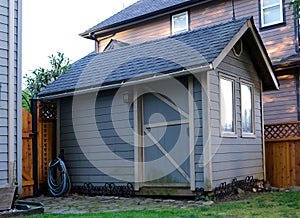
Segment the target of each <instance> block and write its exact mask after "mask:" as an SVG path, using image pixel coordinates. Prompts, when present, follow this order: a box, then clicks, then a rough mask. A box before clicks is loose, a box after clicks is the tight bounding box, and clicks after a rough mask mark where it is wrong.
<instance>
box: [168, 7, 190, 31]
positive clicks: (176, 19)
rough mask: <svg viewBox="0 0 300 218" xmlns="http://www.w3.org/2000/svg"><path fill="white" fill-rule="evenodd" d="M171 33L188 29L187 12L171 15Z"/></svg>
mask: <svg viewBox="0 0 300 218" xmlns="http://www.w3.org/2000/svg"><path fill="white" fill-rule="evenodd" d="M171 28H172V35H173V34H177V33H182V32H185V31H188V30H189V18H188V12H187V11H185V12H182V13H179V14H175V15H173V16H172V27H171Z"/></svg>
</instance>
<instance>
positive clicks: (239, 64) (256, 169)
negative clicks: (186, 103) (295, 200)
mask: <svg viewBox="0 0 300 218" xmlns="http://www.w3.org/2000/svg"><path fill="white" fill-rule="evenodd" d="M219 72H222V73H223V74H227V75H230V76H233V77H234V78H235V79H236V83H235V84H236V86H235V93H236V102H235V103H236V121H237V122H236V125H237V135H236V137H221V132H220V104H219V102H220V92H219V77H218V74H219ZM209 76H210V97H211V105H210V111H211V119H210V120H211V142H212V145H211V146H212V149H211V150H212V180H213V187H216V186H218V185H219V184H220V183H221V182H225V181H226V182H231V180H232V179H233V178H235V177H237V178H239V179H241V178H245V177H246V176H254V177H255V178H259V179H262V178H263V172H264V171H263V134H262V132H263V128H262V111H261V109H262V108H261V103H262V99H261V86H260V84H261V81H260V79H259V77H258V74H257V72H256V70H255V68H254V65H253V63H252V62H251V59H250V57H249V54H248V52H247V51H244V52H243V53H242V55H241V56H240V57H236V56H234V54H233V52H230V53H229V54H228V55H227V56H226V57H225V59H224V60H223V61H222V63H221V64H220V65H219V67H218V68H217V71H216V72H213V71H211V72H210V74H209ZM241 79H242V80H245V81H248V82H251V83H253V85H254V108H255V137H243V136H242V130H241V125H242V124H241V97H240V81H241Z"/></svg>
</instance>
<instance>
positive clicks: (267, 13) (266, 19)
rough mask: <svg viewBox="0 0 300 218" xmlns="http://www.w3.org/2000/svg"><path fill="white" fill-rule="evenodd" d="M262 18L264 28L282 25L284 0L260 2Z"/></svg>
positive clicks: (261, 0) (263, 0)
mask: <svg viewBox="0 0 300 218" xmlns="http://www.w3.org/2000/svg"><path fill="white" fill-rule="evenodd" d="M260 18H261V26H262V27H266V26H270V25H274V24H278V23H282V22H283V2H282V0H260Z"/></svg>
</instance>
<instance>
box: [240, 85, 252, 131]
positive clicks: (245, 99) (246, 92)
mask: <svg viewBox="0 0 300 218" xmlns="http://www.w3.org/2000/svg"><path fill="white" fill-rule="evenodd" d="M241 110H242V111H241V116H242V133H243V135H247V134H251V135H253V134H254V95H253V86H252V85H251V84H247V83H241Z"/></svg>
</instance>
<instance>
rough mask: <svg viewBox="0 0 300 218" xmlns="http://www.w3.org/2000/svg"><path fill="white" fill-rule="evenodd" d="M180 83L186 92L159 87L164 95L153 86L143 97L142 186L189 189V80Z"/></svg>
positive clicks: (168, 87) (171, 87)
mask: <svg viewBox="0 0 300 218" xmlns="http://www.w3.org/2000/svg"><path fill="white" fill-rule="evenodd" d="M180 82H181V83H182V85H183V86H184V87H185V89H178V88H176V87H174V86H172V85H171V86H168V84H167V83H165V84H164V83H162V84H157V83H156V86H157V85H158V86H160V87H163V89H164V90H163V93H161V92H160V91H156V87H155V86H151V84H150V85H148V86H147V87H146V89H148V93H147V94H145V95H143V113H142V114H143V128H142V132H143V135H144V136H143V140H144V141H143V152H142V155H143V157H142V160H143V181H144V184H143V186H161V187H162V186H165V187H190V184H191V168H190V166H191V163H190V162H191V157H190V153H191V152H190V139H189V128H190V122H189V119H190V116H189V95H188V80H187V79H182V80H181V81H180ZM159 89H160V88H159ZM183 90H184V91H183ZM192 159H193V158H192Z"/></svg>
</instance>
